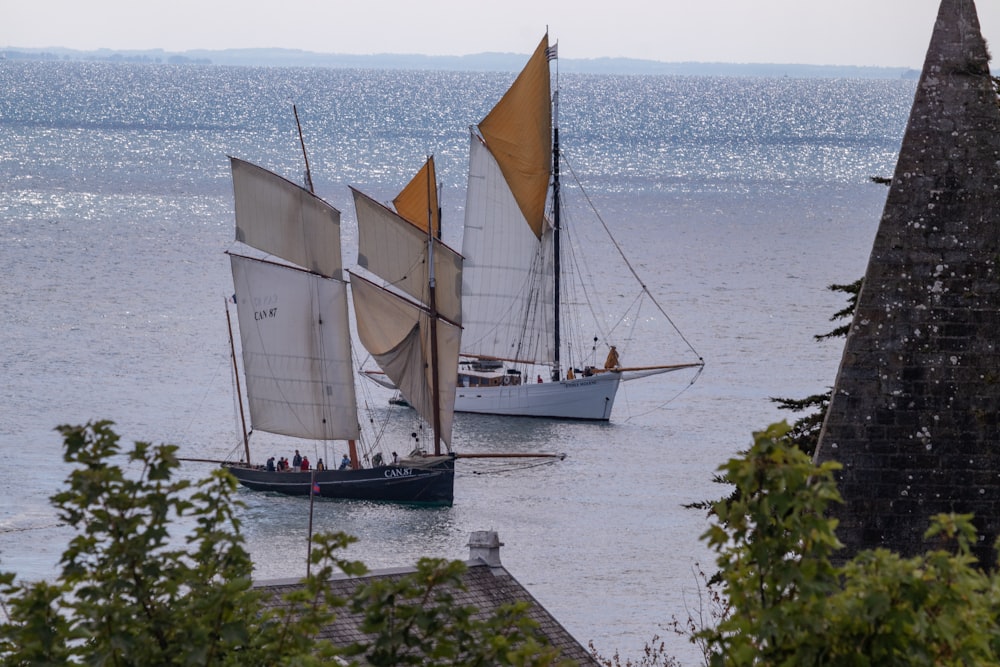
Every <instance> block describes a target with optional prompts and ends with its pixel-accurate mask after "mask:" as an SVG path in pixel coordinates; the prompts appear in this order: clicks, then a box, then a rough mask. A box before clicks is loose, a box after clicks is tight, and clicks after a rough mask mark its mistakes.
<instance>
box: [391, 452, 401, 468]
mask: <svg viewBox="0 0 1000 667" xmlns="http://www.w3.org/2000/svg"><path fill="white" fill-rule="evenodd" d="M392 465H394V466H398V465H399V454H397V453H396V452H393V453H392Z"/></svg>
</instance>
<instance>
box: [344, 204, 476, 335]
mask: <svg viewBox="0 0 1000 667" xmlns="http://www.w3.org/2000/svg"><path fill="white" fill-rule="evenodd" d="M351 191H352V192H353V193H354V208H355V211H356V212H357V216H358V265H359V266H361V267H362V268H365V269H367V270H368V271H371V272H372V273H374V274H375V275H377V276H379V277H380V278H381V279H382V280H384V281H386V282H387V283H388V284H390V285H392V286H394V287H396V288H398V289H400V290H402V291H403V292H405V293H406V294H409V295H410V296H412V297H413V298H414V299H417V300H418V301H420V303H422V304H424V305H429V304H430V298H429V296H428V294H429V287H428V285H429V280H428V275H427V261H426V258H427V239H428V235H427V231H426V228H425V229H423V230H421V229H419V228H418V227H416V226H415V225H414V224H413V223H411V222H409V221H408V220H406V219H404V218H402V217H401V216H399V215H398V214H396V213H395V212H393V211H392V210H390V209H388V208H387V207H385V206H383V205H382V204H379V203H378V202H376V201H375V200H374V199H372V198H371V197H369V196H368V195H366V194H364V193H363V192H360V191H358V190H355V189H354V188H351ZM433 243H434V276H435V283H436V289H435V305H436V308H437V312H438V313H439V314H440V315H441V316H443V317H446V318H448V319H449V320H451V321H452V322H456V323H461V321H462V256H461V255H459V254H458V253H457V252H455V251H454V250H452V249H451V248H449V247H448V246H446V245H444V244H443V243H441V242H440V241H439V240H437V239H434V240H433Z"/></svg>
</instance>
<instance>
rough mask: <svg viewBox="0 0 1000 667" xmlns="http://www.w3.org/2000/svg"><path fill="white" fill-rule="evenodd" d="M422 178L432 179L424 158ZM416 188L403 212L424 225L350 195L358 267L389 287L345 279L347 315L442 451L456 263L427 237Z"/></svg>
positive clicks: (454, 351)
mask: <svg viewBox="0 0 1000 667" xmlns="http://www.w3.org/2000/svg"><path fill="white" fill-rule="evenodd" d="M422 171H423V172H426V173H427V174H428V175H429V174H433V161H432V159H429V160H428V163H427V165H425V167H424V170H422ZM411 185H412V183H411ZM423 187H424V190H423V192H424V195H423V196H421V195H420V192H419V191H417V190H411V191H410V194H411V199H410V205H409V208H408V211H409V212H410V213H409V214H410V215H411V216H414V217H419V216H418V213H417V211H420V210H421V209H422V210H423V211H424V219H425V220H426V221H428V222H430V223H431V225H430V226H428V224H424V225H419V224H418V223H416V222H414V221H412V220H410V219H408V218H406V217H403V215H401V214H400V213H397V212H395V211H392V210H391V209H389V208H388V207H386V206H383V205H382V204H379V203H378V202H376V201H375V200H373V199H372V198H371V197H369V196H368V195H366V194H364V193H363V192H361V191H359V190H356V189H354V188H352V192H353V193H354V206H355V210H356V213H357V217H358V265H359V266H361V267H363V268H365V269H366V270H368V271H370V272H372V273H373V274H375V275H376V276H378V277H379V278H380V279H381V280H383V281H385V283H386V284H388V285H390V286H392V287H393V290H390V289H386V288H383V287H379V286H378V285H376V284H374V283H372V282H371V281H368V280H366V279H364V278H363V277H361V276H358V275H356V274H353V273H352V274H351V284H352V288H353V289H352V292H353V296H354V313H355V319H356V323H357V329H358V337H359V338H360V340H361V343H362V345H364V347H365V349H367V350H368V351H369V352H370V353H371V355H372V357H374V359H375V361H376V363H377V364H378V365H379V367H380V368H381V369H382V370H383V371H384V372H385V374H386V376H387V377H388V378H389V379H390V380H391V381H392V382H393V383H394V384H395V386H396V387H398V388H399V391H400V392H401V393H402V395H403V397H404V398H405V399H406V400H407V401H408V402H409V403H410V405H412V406H413V407H414V409H416V410H417V412H418V414H420V416H421V417H422V418H423V419H424V420H426V421H427V422H428V423H431V424H434V425H435V430H436V431H437V434H438V436H439V437H440V438H441V440H442V441H443V442H444V443H445V444H446V445H450V443H451V430H452V417H453V413H454V405H455V387H456V384H457V380H458V353H459V344H460V343H461V332H462V329H461V321H462V295H461V283H462V257H461V256H460V255H459V254H458V253H456V252H455V251H454V250H452V249H451V248H449V247H448V246H446V245H444V244H443V243H442V242H441V241H440V240H439V239H438V238H435V237H434V236H433V235H432V234H430V233H429V232H428V229H429V228H430V229H433V220H434V217H433V212H436V210H437V207H436V205H434V204H430V203H429V201H430V200H429V197H428V194H427V193H431V192H434V191H435V187H434V184H433V183H432V182H430V181H427V180H424V181H423ZM404 192H405V191H404ZM435 200H436V197H435ZM395 290H399V291H401V292H402V294H400V293H399V292H398V291H395ZM406 296H409V297H411V298H413V299H415V300H416V301H411V300H409V299H407V298H405V297H406Z"/></svg>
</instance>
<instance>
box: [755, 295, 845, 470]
mask: <svg viewBox="0 0 1000 667" xmlns="http://www.w3.org/2000/svg"><path fill="white" fill-rule="evenodd" d="M863 281H864V279H863V278H858V279H857V280H855V281H854V282H853V283H850V284H847V285H837V284H834V285H830V286H828V287H827V289H828V290H830V291H831V292H842V293H844V294H846V295H847V305H846V306H844V307H843V308H841V309H840V310H838V311H837V312H836V313H834V314H833V315H831V316H830V321H831V322H842V321H843V320H847V322H846V323H843V324H840V325H838V326H837V327H836V328H834V329H833V330H832V331H828V332H827V333H825V334H817V335H816V336H813V338H815V339H816V340H817V341H823V340H827V339H830V338H845V337H846V336H847V332H848V331H849V330H850V328H851V324H850V320H851V319H852V318H853V317H854V309H855V308H856V307H857V305H858V292H860V291H861V283H862V282H863ZM831 393H832V390H831V389H828V390H827V391H825V392H824V393H822V394H813V395H812V396H807V397H806V398H772V399H771V402H772V403H777V404H778V409H779V410H788V411H790V412H795V413H803V414H802V416H801V417H799V418H798V419H797V420H796V421H795V423H794V424H792V430H791V432H790V433H789V437H791V439H792V441H793V442H794V443H795V444H796V445H798V447H799V449H801V450H802V451H804V452H806V453H807V454H812V453H813V452H815V451H816V445H818V444H819V432H820V429H821V428H822V427H823V418H824V417H825V416H826V409H827V407H828V406H829V405H830V396H831Z"/></svg>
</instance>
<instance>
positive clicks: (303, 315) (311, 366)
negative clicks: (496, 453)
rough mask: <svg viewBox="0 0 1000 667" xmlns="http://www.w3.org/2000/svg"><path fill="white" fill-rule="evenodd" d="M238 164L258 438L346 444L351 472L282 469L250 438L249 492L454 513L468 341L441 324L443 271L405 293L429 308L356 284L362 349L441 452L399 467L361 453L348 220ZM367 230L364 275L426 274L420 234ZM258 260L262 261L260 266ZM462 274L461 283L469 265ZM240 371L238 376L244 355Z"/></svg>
mask: <svg viewBox="0 0 1000 667" xmlns="http://www.w3.org/2000/svg"><path fill="white" fill-rule="evenodd" d="M231 164H232V174H233V188H234V194H235V200H236V241H237V242H238V247H237V248H235V249H231V250H230V251H229V255H230V259H231V263H232V271H233V282H234V287H235V301H236V310H237V315H238V319H239V332H240V340H241V343H242V357H243V368H244V375H245V381H246V389H247V404H248V406H249V412H250V418H251V423H252V431H254V432H256V431H264V432H267V433H273V434H280V435H284V436H291V437H294V438H301V439H303V442H314V443H328V442H331V443H332V442H334V441H343V442H344V443H345V449H346V452H345V455H346V456H348V457H349V463H348V464H345V465H344V467H343V468H341V469H337V470H333V469H326V470H315V469H313V470H284V471H283V470H275V469H272V468H271V466H270V465H269V464H264V463H263V461H262V460H261V458H258V459H257V460H256V461H255V460H254V459H253V458H252V456H251V449H250V442H249V440H250V439H249V436H248V435H247V430H246V428H245V427H244V455H245V458H244V459H243V460H242V461H232V462H226V463H224V464H223V466H224V467H225V468H227V469H228V470H229V471H230V472H231V473H232V474H233V475H235V476H236V478H237V479H238V480H239V482H240V483H241V484H243V485H244V486H247V487H249V488H251V489H256V490H261V491H272V492H277V493H284V494H289V495H308V494H318V495H322V496H326V497H332V498H350V499H366V500H387V501H396V502H417V503H429V504H451V503H452V501H453V488H454V473H455V458H456V457H455V455H454V454H452V453H451V452H450V439H451V423H452V412H453V409H452V404H453V402H454V384H455V380H454V378H455V377H456V374H457V365H458V344H459V340H460V334H459V331H460V329H459V327H458V325H457V324H456V323H452V322H441V321H439V318H438V317H437V316H436V314H435V311H434V305H435V298H434V296H433V295H434V289H433V281H434V274H433V271H431V272H426V271H425V272H424V273H423V274H422V275H421V276H419V278H417V280H416V281H413V282H411V283H409V284H408V285H407V289H408V291H410V293H411V294H412V295H413V296H414V297H415V298H417V299H418V300H420V301H422V302H423V303H418V302H415V301H409V300H406V299H403V298H401V297H400V296H399V295H397V294H393V293H390V292H388V291H386V290H384V289H382V288H381V287H378V286H377V285H375V284H373V283H371V282H370V281H368V280H365V279H364V278H362V277H360V276H352V279H351V285H350V287H351V295H352V297H353V298H352V299H351V300H352V301H353V304H354V313H355V318H356V326H357V330H358V334H359V337H360V339H361V341H362V344H363V345H364V346H365V348H366V349H367V350H368V352H369V353H370V354H372V356H373V357H374V358H375V359H376V360H377V362H378V363H379V364H380V366H381V367H382V369H383V371H384V372H385V373H386V374H387V376H388V377H389V378H391V380H392V381H393V382H394V383H395V384H396V385H397V386H398V387H399V388H400V391H401V392H402V393H403V395H404V396H405V397H406V399H407V400H408V401H409V402H410V404H411V405H413V406H414V407H415V408H416V409H417V411H418V412H419V414H420V415H421V417H422V418H423V419H425V420H426V421H427V422H428V423H430V424H433V426H434V433H435V438H434V449H433V451H424V450H423V449H422V448H418V449H415V450H414V451H411V452H410V453H409V455H408V456H406V457H404V458H403V459H402V460H399V461H398V462H397V461H395V460H393V459H390V456H389V454H388V453H383V452H381V451H378V450H377V449H376V443H372V446H370V447H369V446H364V445H363V444H361V443H359V438H360V436H361V429H360V426H359V419H358V404H357V399H356V395H355V384H354V382H355V377H356V371H355V365H354V363H353V358H352V341H351V332H350V320H349V309H348V301H349V299H348V283H347V282H346V281H345V280H344V277H343V275H342V273H343V266H342V261H341V248H340V213H339V211H337V210H336V209H335V208H334V207H332V206H330V205H329V204H328V203H326V202H325V201H323V200H322V199H320V198H318V197H316V196H315V195H313V194H312V193H311V192H310V191H309V190H306V189H304V188H302V187H299V186H298V185H296V184H294V183H292V182H290V181H288V180H285V179H284V178H282V177H280V176H278V175H276V174H274V173H272V172H270V171H268V170H266V169H263V168H261V167H258V166H255V165H252V164H250V163H248V162H244V161H242V160H239V159H236V158H231ZM361 217H362V216H361V215H359V219H360V218H361ZM364 217H365V219H366V220H365V222H363V223H361V225H360V226H361V229H362V230H366V229H369V228H374V229H375V231H374V232H372V233H368V232H364V231H363V232H362V238H361V245H360V252H361V253H362V255H363V256H364V257H365V258H366V260H365V262H364V263H363V265H365V266H366V268H368V269H370V270H371V271H373V272H375V273H376V274H380V273H383V272H388V274H389V277H388V278H387V276H385V275H383V276H382V277H383V279H389V280H391V279H392V277H393V276H394V275H395V273H394V269H393V268H392V267H393V266H394V262H403V263H406V264H407V265H410V264H413V263H417V264H419V263H420V262H421V259H420V257H421V256H422V254H423V253H427V252H431V253H433V245H432V244H428V243H426V242H424V243H423V244H421V242H420V239H419V238H416V237H418V236H419V234H417V235H413V234H410V235H409V237H406V235H404V234H399V233H398V232H395V231H393V230H391V225H389V224H388V223H387V222H386V221H385V220H383V219H375V220H374V222H373V221H372V220H371V219H370V218H371V217H372V216H364ZM387 230H388V231H387ZM397 243H398V244H400V245H399V246H396V244H397ZM373 244H374V245H373ZM390 245H391V246H392V247H390ZM249 249H256V250H259V251H261V253H264V256H254V255H255V253H253V252H251V251H249ZM424 264H425V265H429V266H434V265H435V262H434V260H433V259H432V260H431V261H430V262H427V261H424ZM442 265H443V264H442ZM448 268H455V266H454V265H453V266H451V267H448ZM457 270H458V271H459V275H460V271H461V262H460V261H459V262H458V263H457ZM420 280H424V281H425V283H424V284H423V285H422V286H421V285H419V284H416V283H417V282H418V281H420ZM452 280H453V281H457V280H460V278H456V277H452ZM452 291H453V292H454V294H453V295H446V298H445V299H444V301H445V306H444V307H445V308H446V309H447V310H448V312H451V313H452V314H453V315H454V314H455V313H458V317H460V312H461V311H460V308H461V301H460V296H459V293H458V289H457V288H455V289H454V290H452ZM427 301H429V302H430V307H428V306H427V305H426V302H427ZM227 312H228V311H227ZM233 360H234V366H237V364H236V357H235V353H234V359H233ZM240 405H241V406H242V400H241V401H240ZM442 445H443V447H444V451H443V450H442ZM404 451H405V450H404ZM393 458H394V457H393Z"/></svg>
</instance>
